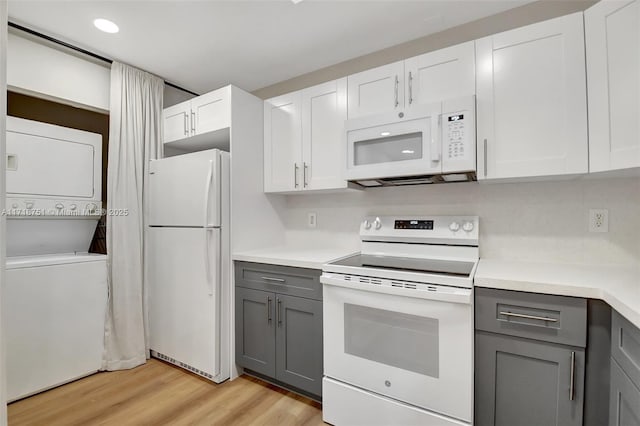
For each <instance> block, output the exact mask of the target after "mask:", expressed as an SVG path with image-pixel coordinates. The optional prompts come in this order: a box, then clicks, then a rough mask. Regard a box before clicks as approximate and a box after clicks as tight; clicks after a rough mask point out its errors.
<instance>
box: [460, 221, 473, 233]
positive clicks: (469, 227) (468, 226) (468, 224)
mask: <svg viewBox="0 0 640 426" xmlns="http://www.w3.org/2000/svg"><path fill="white" fill-rule="evenodd" d="M462 229H463V230H464V232H471V231H473V222H465V223H464V224H463V225H462Z"/></svg>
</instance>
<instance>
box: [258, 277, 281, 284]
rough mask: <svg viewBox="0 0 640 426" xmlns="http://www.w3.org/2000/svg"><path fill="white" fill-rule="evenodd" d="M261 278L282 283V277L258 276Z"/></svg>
mask: <svg viewBox="0 0 640 426" xmlns="http://www.w3.org/2000/svg"><path fill="white" fill-rule="evenodd" d="M260 279H261V280H265V281H273V282H276V283H283V282H284V279H283V278H272V277H260Z"/></svg>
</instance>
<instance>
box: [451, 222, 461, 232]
mask: <svg viewBox="0 0 640 426" xmlns="http://www.w3.org/2000/svg"><path fill="white" fill-rule="evenodd" d="M449 229H450V230H452V231H453V232H457V231H458V230H459V229H460V224H459V223H458V222H451V224H450V225H449Z"/></svg>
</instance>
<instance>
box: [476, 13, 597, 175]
mask: <svg viewBox="0 0 640 426" xmlns="http://www.w3.org/2000/svg"><path fill="white" fill-rule="evenodd" d="M583 27H584V26H583V17H582V13H575V14H571V15H567V16H563V17H560V18H555V19H552V20H549V21H544V22H540V23H537V24H533V25H528V26H526V27H522V28H518V29H514V30H511V31H507V32H504V33H500V34H496V35H493V36H490V37H486V38H483V39H480V40H477V41H476V72H477V74H476V78H477V86H476V87H477V92H476V96H477V122H478V178H479V179H492V178H521V177H535V176H555V175H565V174H577V173H586V172H587V171H588V140H587V99H586V76H585V48H584V29H583Z"/></svg>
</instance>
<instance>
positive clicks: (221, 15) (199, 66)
mask: <svg viewBox="0 0 640 426" xmlns="http://www.w3.org/2000/svg"><path fill="white" fill-rule="evenodd" d="M529 1H530V0H464V1H463V0H438V1H436V0H422V1H417V0H414V1H400V0H395V1H381V0H377V1H366V0H359V1H337V0H333V1H330V0H305V1H303V2H302V3H299V4H293V3H292V2H291V1H290V0H262V1H242V0H235V1H231V0H227V1H213V0H209V1H203V0H201V1H184V0H182V1H178V0H174V1H171V0H162V1H149V0H146V1H123V0H111V1H93V0H91V1H88V0H74V1H60V0H48V1H33V0H10V1H9V19H10V20H11V21H12V22H15V23H18V24H21V25H24V26H27V27H29V28H32V29H35V30H37V31H40V32H42V33H44V34H47V35H51V36H53V37H56V38H59V39H61V40H64V41H67V42H70V43H72V44H75V45H77V46H79V47H83V48H85V49H87V50H90V51H93V52H96V53H99V54H102V55H104V56H108V57H110V58H113V59H116V60H119V61H122V62H125V63H128V64H131V65H133V66H136V67H139V68H142V69H144V70H147V71H149V72H152V73H154V74H157V75H159V76H161V77H163V78H165V79H166V80H168V81H171V82H173V83H176V84H178V85H180V86H182V87H185V88H187V89H190V90H193V91H195V92H198V93H204V92H207V91H209V90H212V89H215V88H218V87H220V86H223V85H226V84H228V83H232V84H235V85H237V86H239V87H241V88H243V89H245V90H248V91H253V90H256V89H259V88H262V87H265V86H268V85H271V84H274V83H277V82H279V81H283V80H287V79H289V78H292V77H295V76H298V75H301V74H304V73H307V72H310V71H314V70H316V69H320V68H323V67H326V66H329V65H333V64H336V63H339V62H342V61H345V60H348V59H352V58H355V57H358V56H360V55H364V54H367V53H371V52H374V51H376V50H380V49H384V48H386V47H389V46H393V45H396V44H399V43H402V42H405V41H409V40H413V39H416V38H419V37H422V36H425V35H428V34H432V33H435V32H438V31H442V30H443V29H446V28H451V27H454V26H457V25H460V24H463V23H465V22H469V21H473V20H475V19H479V18H482V17H485V16H489V15H493V14H495V13H498V12H501V11H504V10H507V9H510V8H513V7H517V6H520V5H522V4H524V3H527V2H529ZM99 17H101V18H107V19H110V20H112V21H114V22H116V23H117V24H118V25H119V26H120V32H119V33H118V34H115V35H113V34H106V33H102V32H100V31H98V30H97V29H95V28H94V27H93V24H92V22H93V20H94V19H95V18H99Z"/></svg>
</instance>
